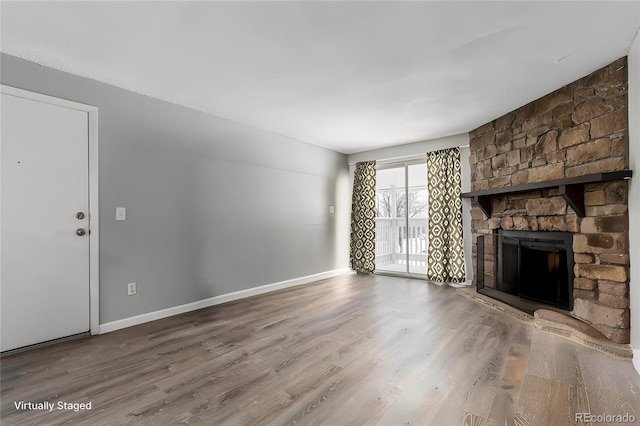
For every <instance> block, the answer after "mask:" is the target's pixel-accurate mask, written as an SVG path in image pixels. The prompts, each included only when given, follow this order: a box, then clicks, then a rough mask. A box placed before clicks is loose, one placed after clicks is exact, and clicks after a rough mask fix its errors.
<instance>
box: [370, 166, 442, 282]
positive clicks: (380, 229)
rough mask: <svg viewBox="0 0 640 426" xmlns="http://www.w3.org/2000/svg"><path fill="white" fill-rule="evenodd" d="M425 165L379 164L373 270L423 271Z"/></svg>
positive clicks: (425, 270)
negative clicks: (374, 266) (374, 265)
mask: <svg viewBox="0 0 640 426" xmlns="http://www.w3.org/2000/svg"><path fill="white" fill-rule="evenodd" d="M428 197H429V195H428V193H427V165H426V163H425V162H412V163H399V164H392V165H387V166H384V165H379V166H378V170H377V176H376V270H377V271H381V272H390V273H398V274H402V275H425V274H426V273H427V236H428V233H427V224H428V217H427V212H428V210H427V203H428Z"/></svg>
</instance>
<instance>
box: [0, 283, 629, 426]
mask: <svg viewBox="0 0 640 426" xmlns="http://www.w3.org/2000/svg"><path fill="white" fill-rule="evenodd" d="M1 370H2V376H1V380H2V381H1V385H2V389H1V396H2V401H1V420H2V424H3V425H26V424H83V425H100V424H110V425H112V424H149V425H165V424H167V425H169V424H181V423H182V424H201V425H218V424H225V425H227V424H229V425H231V424H234V425H235V424H241V425H254V424H273V425H292V424H326V425H361V424H380V425H441V424H442V425H486V424H491V425H505V424H509V425H545V426H546V425H555V424H558V425H564V424H573V423H578V424H580V423H581V422H579V421H578V422H576V421H575V414H576V413H582V412H585V413H591V414H593V415H605V414H608V415H624V414H630V415H633V416H635V418H636V421H637V422H640V376H638V374H637V373H636V372H635V370H634V369H633V366H632V365H631V363H630V362H629V361H624V360H621V359H617V358H613V357H611V356H609V355H605V354H603V353H600V352H597V351H595V350H593V349H589V348H586V347H583V346H580V345H578V344H576V343H574V342H572V341H569V340H567V339H564V338H562V337H558V336H555V335H552V334H549V333H547V332H544V331H541V330H537V329H534V328H533V327H532V326H531V325H530V324H528V323H525V322H522V321H519V320H517V319H515V318H513V317H511V316H509V315H506V314H504V313H502V312H499V311H496V310H493V309H491V308H489V307H487V306H484V305H482V304H479V303H477V302H474V301H472V300H470V299H468V298H466V297H463V296H460V295H459V294H457V293H456V292H455V290H454V289H452V288H449V287H446V286H437V285H434V284H430V283H426V282H424V281H419V280H411V279H401V278H392V277H384V276H360V275H344V276H340V277H337V278H332V279H328V280H324V281H320V282H318V283H317V284H312V285H307V286H303V287H298V288H294V289H289V290H284V291H279V292H275V293H270V294H267V295H262V296H257V297H254V298H251V299H245V300H240V301H236V302H231V303H228V304H225V305H219V306H214V307H211V308H207V309H202V310H199V311H195V312H191V313H187V314H184V315H180V316H176V317H172V318H167V319H163V320H159V321H155V322H152V323H147V324H143V325H140V326H137V327H131V328H128V329H124V330H120V331H116V332H112V333H108V334H105V335H100V336H96V337H92V338H88V339H84V340H77V341H71V342H66V343H61V344H58V345H56V346H51V347H46V348H40V349H35V350H33V351H28V352H23V353H18V354H15V355H11V356H7V357H3V358H2V360H1ZM20 401H25V402H33V403H36V402H43V401H48V402H51V403H53V404H54V405H55V406H56V408H55V409H54V410H52V411H51V412H48V411H37V410H18V409H17V408H16V407H15V404H14V402H20ZM59 401H63V402H69V403H88V402H91V410H81V411H77V412H74V411H65V410H58V409H57V403H58V402H59ZM585 424H586V423H585Z"/></svg>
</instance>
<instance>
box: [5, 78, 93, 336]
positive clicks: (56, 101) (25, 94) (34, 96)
mask: <svg viewBox="0 0 640 426" xmlns="http://www.w3.org/2000/svg"><path fill="white" fill-rule="evenodd" d="M0 93H4V94H7V95H12V96H16V97H19V98H24V99H29V100H33V101H38V102H43V103H46V104H51V105H56V106H61V107H64V108H69V109H74V110H78V111H83V112H86V113H87V115H88V119H89V123H88V124H89V134H88V140H89V158H88V161H89V230H90V232H89V318H90V320H89V324H90V331H91V334H99V332H100V312H99V309H100V244H99V241H100V225H99V216H100V214H99V212H100V210H99V205H98V108H97V107H94V106H90V105H85V104H80V103H77V102H73V101H68V100H66V99H60V98H54V97H53V96H47V95H43V94H41V93H36V92H30V91H28V90H23V89H18V88H15V87H11V86H5V85H4V84H0ZM1 107H2V106H1V105H0V108H1Z"/></svg>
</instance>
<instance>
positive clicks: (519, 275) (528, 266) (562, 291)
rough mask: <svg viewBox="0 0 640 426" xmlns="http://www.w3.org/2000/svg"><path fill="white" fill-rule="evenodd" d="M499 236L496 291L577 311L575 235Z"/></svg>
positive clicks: (514, 233) (515, 233)
mask: <svg viewBox="0 0 640 426" xmlns="http://www.w3.org/2000/svg"><path fill="white" fill-rule="evenodd" d="M496 237H497V243H498V244H497V246H498V247H497V249H498V250H497V256H496V257H497V265H496V266H497V268H496V269H497V271H496V272H497V277H496V278H497V279H496V282H495V290H498V291H500V292H502V293H506V294H511V295H515V296H518V297H520V298H522V299H528V300H533V301H535V302H539V303H544V304H547V305H550V306H554V307H556V308H559V309H564V310H568V311H570V310H572V309H573V278H574V274H573V266H574V261H573V247H572V245H573V234H572V233H570V232H537V231H536V232H531V231H507V230H502V229H501V230H499V232H498V234H497V236H496ZM482 269H484V268H482ZM478 283H479V284H480V281H479V282H478ZM483 284H484V283H483ZM481 290H482V289H481V288H480V287H479V288H478V291H481Z"/></svg>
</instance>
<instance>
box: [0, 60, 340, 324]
mask: <svg viewBox="0 0 640 426" xmlns="http://www.w3.org/2000/svg"><path fill="white" fill-rule="evenodd" d="M0 65H1V73H0V81H1V83H2V84H5V85H8V86H13V87H18V88H21V89H25V90H30V91H34V92H38V93H43V94H46V95H50V96H55V97H59V98H64V99H69V100H72V101H76V102H80V103H84V104H89V105H93V106H97V107H98V108H99V143H100V148H99V171H100V323H101V324H104V323H107V322H111V321H115V320H118V319H123V318H127V317H131V316H134V315H139V314H144V313H147V312H152V311H156V310H159V309H164V308H168V307H172V306H178V305H182V304H185V303H189V302H194V301H197V300H201V299H205V298H208V297H212V296H217V295H222V294H226V293H230V292H234V291H238V290H244V289H249V288H252V287H256V286H260V285H264V284H270V283H274V282H279V281H283V280H287V279H291V278H297V277H302V276H306V275H311V274H315V273H319V272H324V271H328V270H334V269H339V268H344V267H347V266H348V254H349V253H348V249H349V248H348V233H349V228H348V222H349V208H350V205H349V198H348V197H349V189H348V185H349V182H348V167H347V159H346V156H345V155H343V154H339V153H336V152H333V151H330V150H327V149H323V148H319V147H316V146H314V145H310V144H306V143H303V142H300V141H297V140H293V139H290V138H287V137H284V136H281V135H276V134H272V133H269V132H265V131H261V130H258V129H255V128H251V127H248V126H244V125H241V124H238V123H234V122H231V121H228V120H225V119H221V118H218V117H214V116H212V115H209V114H205V113H201V112H198V111H195V110H192V109H188V108H184V107H181V106H178V105H174V104H171V103H168V102H164V101H160V100H157V99H153V98H150V97H147V96H143V95H139V94H136V93H133V92H129V91H126V90H122V89H118V88H115V87H113V86H109V85H107V84H103V83H99V82H96V81H93V80H89V79H86V78H82V77H77V76H73V75H70V74H66V73H63V72H59V71H56V70H53V69H49V68H46V67H42V66H39V65H36V64H34V63H31V62H28V61H24V60H22V59H18V58H15V57H12V56H8V55H5V54H2V56H1V63H0ZM331 204H333V205H335V206H336V214H335V215H329V205H331ZM116 207H126V208H127V220H126V221H124V222H116V221H115V208H116ZM134 281H135V282H136V283H137V287H138V294H137V295H135V296H127V291H126V290H127V288H126V285H127V283H128V282H134Z"/></svg>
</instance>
